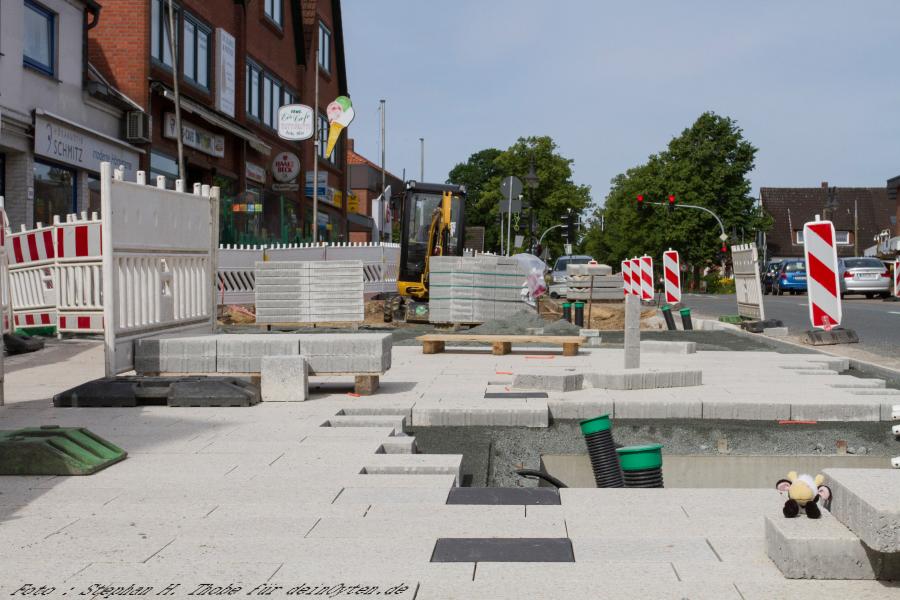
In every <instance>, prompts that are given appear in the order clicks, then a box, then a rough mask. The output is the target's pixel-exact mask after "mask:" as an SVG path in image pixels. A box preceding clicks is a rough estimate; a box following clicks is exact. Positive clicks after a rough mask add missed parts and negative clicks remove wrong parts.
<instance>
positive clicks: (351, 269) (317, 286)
mask: <svg viewBox="0 0 900 600" xmlns="http://www.w3.org/2000/svg"><path fill="white" fill-rule="evenodd" d="M364 313H365V304H364V299H363V264H362V262H361V261H358V260H330V261H309V262H300V261H278V262H257V263H256V322H257V323H261V324H266V323H320V322H326V321H349V322H355V321H362V320H363V319H364Z"/></svg>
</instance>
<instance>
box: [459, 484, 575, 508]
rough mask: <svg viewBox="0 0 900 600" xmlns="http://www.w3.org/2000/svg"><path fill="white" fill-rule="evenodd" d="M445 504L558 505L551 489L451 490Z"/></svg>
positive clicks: (555, 495)
mask: <svg viewBox="0 0 900 600" xmlns="http://www.w3.org/2000/svg"><path fill="white" fill-rule="evenodd" d="M447 504H467V505H472V504H475V505H520V504H521V505H529V506H532V505H558V504H559V491H558V490H556V489H552V488H453V489H451V490H450V495H449V496H448V497H447Z"/></svg>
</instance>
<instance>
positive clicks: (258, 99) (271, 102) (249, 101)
mask: <svg viewBox="0 0 900 600" xmlns="http://www.w3.org/2000/svg"><path fill="white" fill-rule="evenodd" d="M294 98H296V95H295V94H292V93H291V92H289V91H288V90H286V89H285V88H284V85H283V84H282V83H281V81H279V80H278V79H277V78H276V77H275V76H274V75H272V74H270V73H268V72H266V71H265V70H264V69H263V68H262V67H260V66H259V65H257V64H256V63H253V62H251V61H249V60H248V61H247V84H246V95H245V99H244V102H245V104H244V107H245V108H244V110H245V111H246V113H247V115H248V116H249V117H251V118H253V119H256V120H257V121H260V122H262V123H263V124H265V125H266V126H268V127H271V128H272V129H276V128H277V127H278V109H279V108H281V107H282V106H284V105H285V104H290V103H292V102H293V101H294Z"/></svg>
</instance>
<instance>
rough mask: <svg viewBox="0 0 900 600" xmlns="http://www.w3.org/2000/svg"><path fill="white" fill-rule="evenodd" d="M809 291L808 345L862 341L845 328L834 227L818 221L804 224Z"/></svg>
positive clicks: (828, 223) (804, 245)
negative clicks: (809, 328)
mask: <svg viewBox="0 0 900 600" xmlns="http://www.w3.org/2000/svg"><path fill="white" fill-rule="evenodd" d="M803 255H804V258H805V259H806V289H807V299H808V303H809V322H810V324H811V325H812V329H811V330H810V331H809V332H807V342H808V343H810V344H812V345H814V346H821V345H828V344H840V343H853V342H858V341H859V338H858V337H857V336H856V332H854V331H853V330H851V329H844V328H841V327H840V325H841V321H842V318H843V313H842V310H841V282H840V279H839V276H838V259H837V244H836V241H835V235H834V224H833V223H832V222H831V221H821V220H819V217H818V215H816V220H815V221H810V222H809V223H806V224H804V225H803Z"/></svg>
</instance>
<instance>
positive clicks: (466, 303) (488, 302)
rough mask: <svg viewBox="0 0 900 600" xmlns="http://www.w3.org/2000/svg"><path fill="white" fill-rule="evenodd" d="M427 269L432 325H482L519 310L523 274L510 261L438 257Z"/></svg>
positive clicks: (514, 263) (499, 257)
mask: <svg viewBox="0 0 900 600" xmlns="http://www.w3.org/2000/svg"><path fill="white" fill-rule="evenodd" d="M430 268H431V275H430V279H429V287H430V298H429V301H428V311H429V314H430V317H429V319H430V321H431V322H432V323H484V322H485V321H491V320H493V319H503V318H506V317H508V316H511V315H513V314H515V313H516V312H518V311H519V310H520V309H521V308H522V295H521V292H522V284H523V283H524V281H525V274H524V273H523V272H522V270H521V268H520V267H519V264H518V262H517V261H516V260H515V259H513V258H506V257H503V256H467V257H461V258H457V257H450V256H438V257H435V258H432V259H431V263H430Z"/></svg>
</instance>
